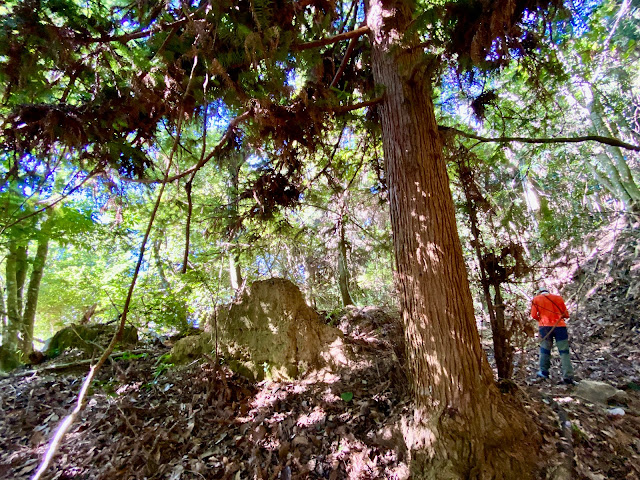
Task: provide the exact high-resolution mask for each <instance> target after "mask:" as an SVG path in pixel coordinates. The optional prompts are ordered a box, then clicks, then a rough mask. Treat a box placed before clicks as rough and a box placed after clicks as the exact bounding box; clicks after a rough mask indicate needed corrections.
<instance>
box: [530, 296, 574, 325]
mask: <svg viewBox="0 0 640 480" xmlns="http://www.w3.org/2000/svg"><path fill="white" fill-rule="evenodd" d="M531 318H533V319H535V320H537V321H538V325H539V326H541V327H566V326H567V324H566V323H564V320H563V319H564V318H569V310H567V307H566V306H565V304H564V300H563V299H562V297H561V296H560V295H553V294H551V293H543V294H541V295H537V296H536V297H534V298H533V300H532V301H531Z"/></svg>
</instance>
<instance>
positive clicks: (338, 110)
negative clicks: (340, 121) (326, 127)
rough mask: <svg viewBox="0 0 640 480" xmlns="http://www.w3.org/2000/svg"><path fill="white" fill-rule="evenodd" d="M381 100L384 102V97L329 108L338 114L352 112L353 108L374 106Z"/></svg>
mask: <svg viewBox="0 0 640 480" xmlns="http://www.w3.org/2000/svg"><path fill="white" fill-rule="evenodd" d="M380 102H382V97H376V98H374V99H372V100H367V101H366V102H360V103H354V104H353V105H344V106H340V107H329V108H328V110H329V111H330V112H333V113H336V114H338V115H340V114H342V113H349V112H352V111H353V110H358V109H360V108H364V107H373V106H375V105H378V104H379V103H380Z"/></svg>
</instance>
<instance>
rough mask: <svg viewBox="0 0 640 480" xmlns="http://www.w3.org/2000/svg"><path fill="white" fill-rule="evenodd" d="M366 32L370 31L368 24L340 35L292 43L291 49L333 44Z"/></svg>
mask: <svg viewBox="0 0 640 480" xmlns="http://www.w3.org/2000/svg"><path fill="white" fill-rule="evenodd" d="M365 33H369V27H367V26H366V25H365V26H364V27H360V28H356V29H355V30H351V31H350V32H345V33H339V34H338V35H334V36H333V37H325V38H321V39H320V40H314V41H313V42H307V43H301V44H300V45H292V46H291V49H292V50H293V51H296V52H300V51H302V50H309V49H310V48H316V47H324V46H325V45H331V44H332V43H336V42H340V41H341V40H349V39H352V38H358V37H360V36H362V35H364V34H365Z"/></svg>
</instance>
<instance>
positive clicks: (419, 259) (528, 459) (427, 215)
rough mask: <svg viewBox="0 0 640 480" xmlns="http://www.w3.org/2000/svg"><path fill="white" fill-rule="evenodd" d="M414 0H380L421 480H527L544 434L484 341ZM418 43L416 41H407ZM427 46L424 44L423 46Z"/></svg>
mask: <svg viewBox="0 0 640 480" xmlns="http://www.w3.org/2000/svg"><path fill="white" fill-rule="evenodd" d="M412 4H413V2H409V1H399V0H396V1H393V0H370V2H369V10H368V14H367V23H368V25H369V27H370V28H371V31H372V44H373V51H372V67H373V73H374V79H375V81H376V83H377V84H378V85H382V86H383V87H384V89H385V95H384V100H383V102H382V105H381V112H380V113H381V115H380V118H381V122H382V137H383V148H384V155H385V168H386V172H387V179H388V187H389V202H390V208H391V223H392V230H393V237H394V238H393V242H394V250H395V254H396V264H397V279H396V281H397V286H398V289H399V295H400V303H401V307H402V318H403V324H404V330H405V336H406V343H407V360H408V363H409V368H410V374H411V378H412V387H413V393H414V398H415V402H416V410H415V416H414V422H413V425H412V427H411V428H408V429H407V431H406V432H405V438H406V441H407V444H408V447H409V448H410V451H412V462H411V464H412V465H411V470H412V478H415V479H421V478H432V479H436V478H437V479H440V480H442V479H454V478H455V479H459V478H518V477H519V478H528V477H531V476H532V474H531V470H532V461H533V460H532V457H533V455H532V452H537V450H538V442H539V441H540V439H539V436H538V435H537V434H536V433H534V432H536V430H535V428H534V426H533V423H532V421H531V419H530V418H529V417H528V415H527V414H526V412H525V411H524V408H523V407H522V405H520V404H518V403H516V402H515V401H513V400H512V399H511V398H510V397H508V396H506V395H502V394H501V393H500V392H499V391H498V389H497V388H496V386H495V384H494V380H493V374H492V372H491V369H490V367H489V364H488V362H487V360H486V357H485V356H484V353H483V351H482V348H481V345H480V338H479V335H478V331H477V328H476V325H475V318H474V311H473V304H472V297H471V292H470V290H469V284H468V280H467V274H466V269H465V264H464V260H463V256H462V249H461V246H460V240H459V237H458V234H457V227H456V222H455V215H454V207H453V200H452V197H451V192H450V189H449V182H448V177H447V171H446V167H445V163H444V159H443V156H442V144H441V140H440V138H439V135H438V129H437V123H436V118H435V111H434V105H433V101H432V98H431V95H432V92H431V88H430V83H431V72H429V71H428V70H427V69H426V68H425V65H428V62H425V60H426V59H425V57H424V55H423V53H422V52H421V49H419V48H414V49H409V48H406V47H407V45H406V43H405V44H404V45H402V48H401V47H400V46H399V44H400V41H401V39H402V36H403V34H404V32H405V31H406V29H407V27H408V25H409V23H410V22H411V20H412V13H413V12H412V9H411V7H410V5H412ZM406 40H407V39H406V38H405V39H404V41H406ZM416 42H417V40H416Z"/></svg>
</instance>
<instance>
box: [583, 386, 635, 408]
mask: <svg viewBox="0 0 640 480" xmlns="http://www.w3.org/2000/svg"><path fill="white" fill-rule="evenodd" d="M574 394H575V395H576V396H577V397H580V398H583V399H585V400H587V401H588V402H591V403H596V404H599V405H607V402H609V400H616V401H619V402H623V401H624V400H625V399H626V393H625V392H623V391H622V390H618V389H617V388H616V387H614V386H612V385H609V384H608V383H605V382H596V381H593V380H582V381H581V382H580V383H578V386H577V387H576V389H575V392H574Z"/></svg>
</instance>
